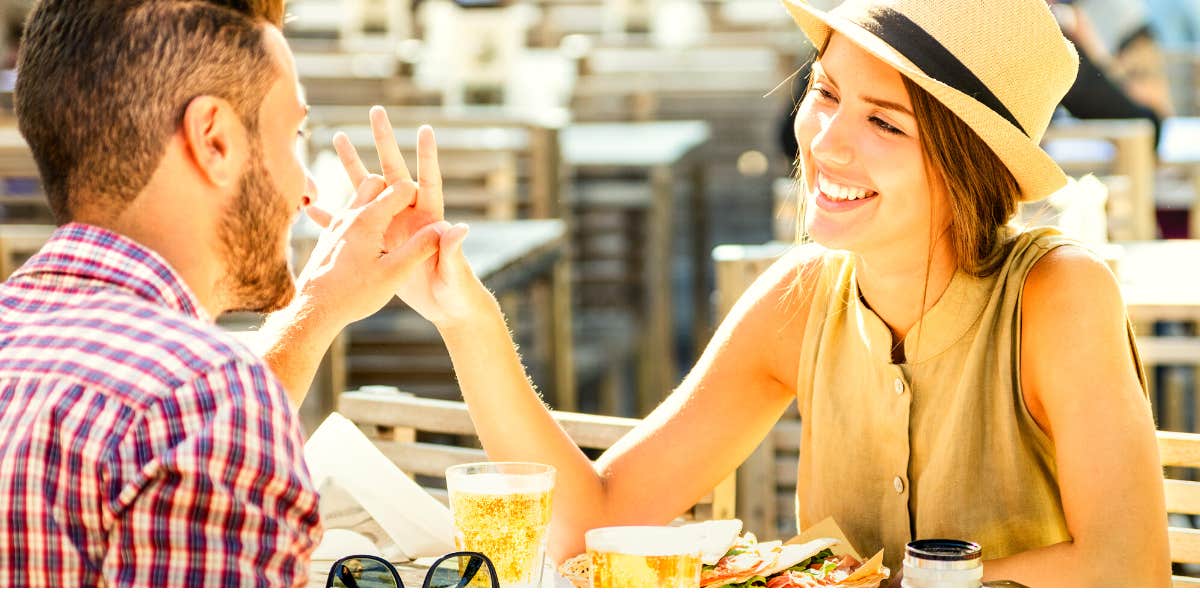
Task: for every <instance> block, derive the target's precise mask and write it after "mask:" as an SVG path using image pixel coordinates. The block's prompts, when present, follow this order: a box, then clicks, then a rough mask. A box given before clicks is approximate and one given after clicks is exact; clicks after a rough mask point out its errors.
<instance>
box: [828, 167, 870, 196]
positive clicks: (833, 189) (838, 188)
mask: <svg viewBox="0 0 1200 599" xmlns="http://www.w3.org/2000/svg"><path fill="white" fill-rule="evenodd" d="M817 188H818V189H820V190H821V193H823V194H825V197H827V198H829V199H831V200H839V201H849V200H859V199H862V198H865V197H867V196H871V195H875V192H873V191H871V190H869V189H864V188H861V187H848V186H846V185H839V184H837V183H834V182H833V181H830V180H829V179H826V178H825V175H822V174H820V173H817Z"/></svg>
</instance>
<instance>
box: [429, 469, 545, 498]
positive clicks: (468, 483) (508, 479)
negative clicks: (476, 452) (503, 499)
mask: <svg viewBox="0 0 1200 599" xmlns="http://www.w3.org/2000/svg"><path fill="white" fill-rule="evenodd" d="M451 480H452V481H453V482H451ZM447 483H448V484H449V486H450V487H451V488H452V489H453V490H452V492H453V493H475V494H480V495H515V494H517V493H549V492H550V491H551V490H552V489H553V488H554V479H553V477H549V476H546V475H545V474H501V473H498V472H481V473H478V474H471V475H468V476H453V477H451V478H450V479H449V480H447Z"/></svg>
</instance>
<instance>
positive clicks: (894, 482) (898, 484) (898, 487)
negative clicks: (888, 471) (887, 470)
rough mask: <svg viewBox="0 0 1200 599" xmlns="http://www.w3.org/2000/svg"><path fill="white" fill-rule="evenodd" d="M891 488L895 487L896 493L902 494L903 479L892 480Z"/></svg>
mask: <svg viewBox="0 0 1200 599" xmlns="http://www.w3.org/2000/svg"><path fill="white" fill-rule="evenodd" d="M892 486H894V487H896V492H897V493H903V492H904V479H903V478H900V477H899V476H897V477H896V478H893V479H892Z"/></svg>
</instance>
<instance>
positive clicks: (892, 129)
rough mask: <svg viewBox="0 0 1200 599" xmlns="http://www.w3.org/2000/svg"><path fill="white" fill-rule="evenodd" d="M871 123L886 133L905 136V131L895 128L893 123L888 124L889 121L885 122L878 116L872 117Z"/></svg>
mask: <svg viewBox="0 0 1200 599" xmlns="http://www.w3.org/2000/svg"><path fill="white" fill-rule="evenodd" d="M871 122H872V123H874V124H875V126H876V127H879V128H880V129H883V130H884V131H886V132H887V133H891V134H892V135H904V132H903V131H901V130H899V129H897V128H895V127H893V126H892V125H891V123H888V122H887V121H885V120H883V119H881V118H879V117H877V116H873V117H871Z"/></svg>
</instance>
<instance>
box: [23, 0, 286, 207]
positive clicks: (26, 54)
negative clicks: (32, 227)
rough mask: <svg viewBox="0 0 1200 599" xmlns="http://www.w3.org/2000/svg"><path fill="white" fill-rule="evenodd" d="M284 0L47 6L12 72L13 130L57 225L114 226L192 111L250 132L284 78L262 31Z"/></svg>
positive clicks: (77, 1) (31, 23)
mask: <svg viewBox="0 0 1200 599" xmlns="http://www.w3.org/2000/svg"><path fill="white" fill-rule="evenodd" d="M265 23H269V24H272V25H275V26H277V27H282V23H283V0H83V1H81V0H41V1H40V2H38V4H37V5H36V6H35V7H34V9H33V11H32V12H31V13H30V16H29V20H28V22H27V23H26V27H25V36H24V39H23V41H22V44H21V50H20V55H19V58H18V62H17V69H18V70H17V83H16V90H15V92H14V95H15V100H16V112H17V123H18V126H19V127H20V130H21V134H22V135H24V137H25V139H26V141H27V142H28V143H29V147H30V149H31V150H32V152H33V157H34V159H35V160H36V162H37V165H38V170H39V171H40V173H41V176H42V183H43V186H44V187H45V190H46V197H47V199H48V201H49V203H50V209H51V211H52V212H53V213H54V216H55V218H56V220H58V222H59V223H60V224H61V223H65V222H68V221H70V220H72V218H73V215H74V214H75V212H76V211H77V210H78V209H80V208H81V207H84V205H83V204H81V202H86V203H87V205H86V209H87V210H88V211H93V210H99V211H101V212H100V213H101V214H104V215H107V216H115V215H117V214H120V212H121V211H122V210H124V208H125V207H126V206H128V204H129V203H130V202H131V201H132V200H133V199H134V198H135V197H136V196H137V195H138V194H139V193H140V192H141V191H142V189H143V188H145V186H146V184H147V183H149V181H150V178H151V176H152V175H153V173H154V171H155V170H156V169H157V168H158V165H159V163H160V162H161V160H162V157H163V154H164V152H165V150H166V145H167V141H168V139H170V137H171V136H172V135H173V134H174V133H175V132H176V131H177V130H178V128H179V126H180V123H181V122H182V118H183V114H184V111H185V110H186V108H187V106H188V104H189V103H190V102H191V101H192V100H193V99H195V98H197V97H199V96H205V95H211V96H217V97H220V98H223V99H225V100H227V101H228V102H230V104H231V105H232V106H233V107H234V110H235V111H237V113H238V115H239V117H240V118H241V120H242V121H243V123H245V124H246V126H247V127H248V128H249V129H250V130H251V132H255V131H257V115H258V109H259V107H260V106H261V105H262V101H263V98H264V97H265V96H266V93H267V90H268V89H270V86H271V85H272V84H273V83H274V81H275V79H276V74H277V73H278V72H279V69H278V67H277V65H276V64H275V60H274V59H273V58H272V57H271V55H270V53H269V52H268V50H267V47H266V45H265V42H264V37H263V28H262V26H263V25H264V24H265Z"/></svg>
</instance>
